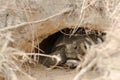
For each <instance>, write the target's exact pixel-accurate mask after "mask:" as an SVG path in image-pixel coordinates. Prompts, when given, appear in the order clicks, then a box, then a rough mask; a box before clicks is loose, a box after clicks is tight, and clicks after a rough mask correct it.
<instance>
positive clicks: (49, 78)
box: [32, 65, 77, 80]
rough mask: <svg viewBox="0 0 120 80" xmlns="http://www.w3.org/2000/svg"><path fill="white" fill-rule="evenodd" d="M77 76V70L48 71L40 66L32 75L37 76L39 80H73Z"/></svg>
mask: <svg viewBox="0 0 120 80" xmlns="http://www.w3.org/2000/svg"><path fill="white" fill-rule="evenodd" d="M36 73H37V75H36ZM76 74H77V72H76V71H75V70H65V69H53V70H47V69H46V68H45V67H43V66H40V65H37V66H36V67H34V68H33V69H32V75H33V76H35V77H36V78H37V80H73V78H74V76H75V75H76Z"/></svg>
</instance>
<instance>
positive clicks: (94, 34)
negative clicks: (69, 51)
mask: <svg viewBox="0 0 120 80" xmlns="http://www.w3.org/2000/svg"><path fill="white" fill-rule="evenodd" d="M73 30H74V29H69V28H65V29H62V30H60V31H58V32H56V33H54V34H52V35H50V36H48V37H47V38H46V39H44V40H43V41H42V42H41V43H39V44H38V46H37V48H35V49H34V52H35V53H43V54H48V55H50V54H51V53H52V49H53V47H54V45H55V43H56V41H57V40H58V39H59V37H60V36H70V35H71V33H72V32H73ZM86 30H88V28H79V29H77V30H76V32H75V33H74V35H71V36H77V37H79V36H84V35H85V36H88V37H89V38H91V40H92V39H93V38H94V39H95V40H93V42H95V43H97V38H100V39H101V41H102V42H104V39H103V36H105V35H106V34H105V33H104V32H98V31H97V30H91V31H90V32H89V33H86V32H87V31H86ZM68 42H69V41H68ZM39 49H41V50H42V51H41V50H39ZM74 49H77V48H76V46H75V47H74ZM40 59H42V62H40V63H42V64H43V65H45V66H47V67H50V66H49V65H53V64H55V63H52V62H49V61H50V60H51V59H47V58H46V57H40ZM45 60H46V61H47V63H45V64H44V62H43V61H45ZM49 63H51V64H49Z"/></svg>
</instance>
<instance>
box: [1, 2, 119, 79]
mask: <svg viewBox="0 0 120 80" xmlns="http://www.w3.org/2000/svg"><path fill="white" fill-rule="evenodd" d="M17 1H18V2H19V0H16V2H17ZM37 1H38V0H35V1H34V0H33V2H35V3H36V2H37ZM1 2H2V1H1ZM58 3H59V1H58ZM68 3H69V1H68ZM88 3H89V4H88ZM15 4H16V3H15V1H13V3H12V2H11V3H10V2H9V1H6V5H2V4H1V6H2V7H3V9H1V10H0V12H1V13H2V14H0V15H3V14H6V13H5V11H7V10H8V13H9V15H10V14H12V15H15V13H18V11H19V10H20V11H21V9H19V7H16V6H15ZM20 4H21V5H23V4H24V5H23V10H22V11H21V13H18V15H19V18H22V20H23V21H22V20H21V23H20V24H18V23H19V20H18V22H14V24H12V23H11V24H10V21H9V20H10V18H6V19H8V20H6V22H4V20H5V19H3V23H1V24H0V26H1V28H0V33H1V34H0V41H1V42H0V49H1V50H0V72H1V73H2V74H3V77H5V78H6V79H7V80H19V78H18V73H19V74H23V75H25V76H26V77H27V78H28V79H30V80H36V79H35V78H33V77H32V76H31V75H30V74H29V73H27V72H26V71H25V70H24V68H23V65H25V66H27V67H28V66H29V65H26V64H24V62H27V61H28V62H31V63H34V61H32V60H31V59H30V58H29V55H34V56H36V55H38V54H34V53H31V54H26V52H24V51H22V50H19V49H17V48H12V47H11V46H10V45H11V44H10V43H11V42H12V43H15V40H14V38H12V33H11V32H10V31H7V30H9V29H10V30H12V29H13V31H14V28H18V27H24V26H25V25H26V24H29V27H30V28H31V30H34V28H35V27H34V25H33V24H34V23H38V22H43V21H46V20H48V19H51V18H53V17H54V16H59V14H63V13H64V12H66V11H67V12H69V11H71V14H69V16H70V17H71V15H72V14H73V13H72V11H73V12H74V9H75V8H74V7H73V8H72V9H71V8H66V9H63V10H61V11H59V13H58V14H53V16H50V17H49V15H46V17H47V18H45V19H42V20H41V19H40V18H36V19H34V20H33V16H35V15H33V14H32V13H33V12H32V11H34V10H32V9H34V8H32V7H33V6H31V5H30V4H29V1H28V0H25V1H23V2H21V3H20ZM27 4H29V5H27ZM70 4H72V2H71V3H70ZM10 5H13V6H12V8H11V9H10V8H9V6H10ZM25 5H27V7H24V6H25ZM73 5H77V6H78V7H80V9H78V10H77V11H78V12H79V18H78V19H77V21H76V22H75V23H76V25H75V27H74V30H73V33H72V34H74V33H75V31H76V30H77V29H78V27H79V26H82V25H83V24H86V23H87V22H88V23H91V24H94V25H93V27H94V29H97V30H104V31H105V32H106V33H107V35H106V37H105V39H106V40H105V42H104V43H100V44H98V45H93V46H91V47H90V48H88V51H87V53H88V54H89V55H94V54H95V58H93V59H91V62H89V63H87V64H88V65H87V66H85V67H84V68H83V69H82V70H80V71H79V72H78V74H76V76H75V78H74V80H79V79H81V80H82V78H83V77H81V76H83V75H85V74H86V72H88V71H89V70H90V69H91V68H92V67H93V66H94V64H96V65H97V68H98V69H99V70H103V71H100V73H101V74H102V73H104V75H103V76H100V77H98V78H95V79H93V80H108V79H110V80H119V79H120V77H119V76H116V75H118V74H120V72H119V70H120V69H119V66H120V64H119V61H120V59H119V58H120V54H119V52H120V42H119V40H120V36H119V34H120V14H119V13H120V1H119V0H83V1H81V4H79V3H78V2H76V3H74V4H73ZM35 9H36V8H35ZM89 10H90V11H89ZM67 12H66V13H67ZM22 14H23V15H22ZM46 14H47V13H46ZM86 15H87V16H90V17H88V18H86ZM23 16H26V19H24V17H23ZM38 16H39V15H38ZM0 17H1V16H0ZM19 18H18V19H19ZM102 18H104V19H102ZM12 19H14V17H11V21H12ZM16 19H17V18H16ZM1 22H2V21H1ZM5 24H6V26H4V25H5ZM22 25H23V26H22ZM91 28H92V27H91ZM4 31H7V32H4ZM31 33H32V46H35V45H34V39H35V36H34V35H35V33H34V31H33V32H31ZM39 55H40V56H47V57H53V58H56V56H48V55H42V54H39ZM87 58H88V57H87ZM56 59H58V61H59V57H57V58H56ZM78 69H79V67H78ZM115 71H118V73H116V72H115ZM107 72H108V73H109V74H108V73H107ZM115 74H116V75H115ZM114 76H116V77H114Z"/></svg>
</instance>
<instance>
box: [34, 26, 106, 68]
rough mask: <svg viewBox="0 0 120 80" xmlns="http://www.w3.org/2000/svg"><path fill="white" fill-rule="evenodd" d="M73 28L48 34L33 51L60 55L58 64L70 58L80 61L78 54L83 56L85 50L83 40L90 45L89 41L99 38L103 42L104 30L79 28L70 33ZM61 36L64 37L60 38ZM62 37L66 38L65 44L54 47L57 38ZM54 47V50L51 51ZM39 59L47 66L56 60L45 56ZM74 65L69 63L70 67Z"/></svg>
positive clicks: (53, 63)
mask: <svg viewBox="0 0 120 80" xmlns="http://www.w3.org/2000/svg"><path fill="white" fill-rule="evenodd" d="M73 30H74V29H69V28H65V29H62V30H60V31H58V32H56V33H54V34H52V35H50V36H48V37H47V38H46V39H44V40H43V41H42V42H41V43H39V44H38V46H37V48H35V53H43V54H47V55H53V54H54V55H58V54H59V55H60V57H61V62H60V63H59V65H63V64H66V62H67V61H70V60H72V61H73V60H74V61H77V62H80V61H81V60H80V56H82V57H85V56H84V55H85V54H86V51H85V50H86V49H87V48H86V46H85V43H84V42H85V41H86V42H87V43H88V44H89V45H90V46H91V42H89V41H92V42H94V43H95V44H97V43H99V40H101V42H104V38H103V37H104V36H105V35H106V34H105V33H104V32H100V31H97V30H90V29H88V28H79V29H77V30H76V31H75V33H74V34H73V35H72V32H73ZM61 36H64V37H62V38H60V37H61ZM81 36H82V37H81ZM69 37H70V38H69ZM63 38H64V39H65V40H66V42H65V43H66V44H64V45H62V46H58V47H56V42H57V40H58V39H59V40H61V41H62V40H63ZM89 39H90V40H89ZM98 39H99V40H98ZM63 41H64V40H63ZM67 42H69V43H67ZM63 46H65V47H63ZM54 48H55V51H53V49H54ZM83 48H84V50H83ZM63 54H64V55H63ZM78 55H79V56H78ZM64 56H65V57H64ZM39 61H40V63H42V64H43V65H45V66H47V67H50V66H52V65H55V64H56V60H53V59H51V58H47V57H40V59H39ZM74 65H75V66H74ZM67 66H69V64H67ZM76 66H77V65H76V63H75V64H73V63H72V64H71V63H70V67H71V68H73V67H74V68H75V67H76Z"/></svg>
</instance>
